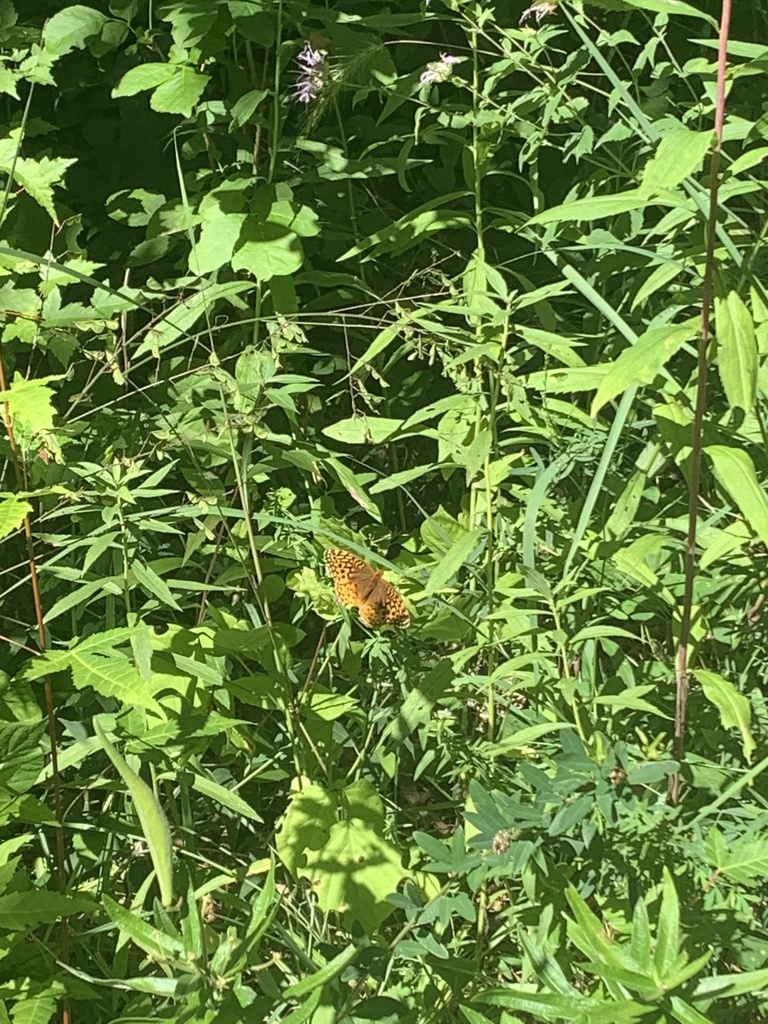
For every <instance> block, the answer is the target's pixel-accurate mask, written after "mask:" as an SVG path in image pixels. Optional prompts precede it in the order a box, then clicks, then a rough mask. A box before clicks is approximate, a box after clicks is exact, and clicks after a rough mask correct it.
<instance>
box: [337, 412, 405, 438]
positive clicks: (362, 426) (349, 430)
mask: <svg viewBox="0 0 768 1024" xmlns="http://www.w3.org/2000/svg"><path fill="white" fill-rule="evenodd" d="M402 422H403V421H402V420H393V419H387V418H385V417H384V416H352V417H350V418H349V419H346V420H339V421H338V422H337V423H332V424H331V425H330V426H328V427H324V428H323V433H324V434H325V436H326V437H330V439H331V440H332V441H342V442H343V443H344V444H382V443H383V442H384V441H386V440H387V438H389V437H391V436H392V435H393V434H395V433H396V432H397V431H398V430H399V429H400V426H401V425H402Z"/></svg>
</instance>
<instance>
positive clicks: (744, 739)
mask: <svg viewBox="0 0 768 1024" xmlns="http://www.w3.org/2000/svg"><path fill="white" fill-rule="evenodd" d="M692 674H693V676H694V677H695V678H696V679H697V680H698V682H699V683H700V684H701V688H702V690H703V692H704V696H705V697H706V698H707V700H708V701H709V702H710V703H711V704H714V705H715V707H716V708H717V709H718V711H719V712H720V721H721V722H722V723H723V728H724V729H738V730H739V732H740V733H741V744H742V747H741V749H742V751H743V752H744V758H745V760H747V761H751V760H752V754H753V752H754V750H755V747H756V746H757V744H756V743H755V740H754V737H753V736H752V733H751V731H750V726H751V724H752V708H751V705H750V703H749V700H748V699H747V698H746V697H745V696H744V694H743V693H739V691H738V690H737V689H736V687H735V686H734V685H733V683H731V682H729V681H728V680H727V679H724V678H723V677H722V676H721V675H718V674H717V672H710V671H708V670H707V669H694V670H693V673H692Z"/></svg>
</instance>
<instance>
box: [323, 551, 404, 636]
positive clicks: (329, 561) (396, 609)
mask: <svg viewBox="0 0 768 1024" xmlns="http://www.w3.org/2000/svg"><path fill="white" fill-rule="evenodd" d="M325 562H326V565H327V566H328V570H329V572H330V574H331V577H332V578H333V586H334V589H335V591H336V596H337V597H338V599H339V601H340V602H341V603H342V604H344V605H353V606H354V607H355V608H357V611H358V614H359V615H360V618H361V620H362V621H363V622H364V623H365V625H366V626H368V627H369V628H371V629H375V628H376V627H377V626H384V625H392V626H400V627H401V628H403V629H404V628H405V627H406V626H407V625H408V623H409V622H410V621H411V617H410V615H409V613H408V608H407V606H406V604H405V601H403V599H402V597H401V595H400V593H399V591H398V590H397V589H396V588H395V587H393V586H392V584H391V583H387V581H386V580H384V579H382V574H381V572H375V571H374V570H373V569H372V568H371V567H370V565H368V564H367V563H366V562H364V561H363V560H362V558H358V557H357V555H353V554H352V552H351V551H342V550H341V549H340V548H329V549H328V550H327V551H326V552H325Z"/></svg>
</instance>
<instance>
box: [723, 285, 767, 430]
mask: <svg viewBox="0 0 768 1024" xmlns="http://www.w3.org/2000/svg"><path fill="white" fill-rule="evenodd" d="M715 326H716V329H717V367H718V370H719V371H720V379H721V381H722V382H723V388H724V389H725V394H726V396H727V398H728V404H729V405H730V406H731V408H732V409H733V408H739V409H743V410H744V411H745V412H752V411H753V410H754V408H755V397H756V395H757V337H756V336H755V325H754V323H753V322H752V314H751V313H750V312H749V309H748V308H747V306H746V305H745V303H744V300H743V299H742V298H741V296H740V295H739V293H738V292H736V291H730V292H728V294H727V296H726V297H725V298H724V299H722V298H715Z"/></svg>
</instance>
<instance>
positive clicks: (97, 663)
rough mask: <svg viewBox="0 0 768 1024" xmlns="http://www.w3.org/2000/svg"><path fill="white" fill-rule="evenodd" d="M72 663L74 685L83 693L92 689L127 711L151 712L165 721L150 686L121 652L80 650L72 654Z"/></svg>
mask: <svg viewBox="0 0 768 1024" xmlns="http://www.w3.org/2000/svg"><path fill="white" fill-rule="evenodd" d="M68 661H69V664H70V666H71V668H72V682H73V683H74V684H75V686H76V687H77V688H78V689H79V690H83V689H85V687H86V686H90V687H92V688H93V689H94V690H95V691H96V692H97V693H100V694H101V695H102V696H103V697H114V699H115V700H117V701H119V702H120V703H121V704H122V705H124V706H125V707H129V708H130V707H140V708H147V709H149V710H152V711H154V712H155V714H156V715H158V716H159V717H164V714H163V709H162V707H161V706H160V705H159V704H158V703H157V701H156V700H155V698H154V694H153V691H152V688H151V686H150V684H149V683H148V682H147V680H146V679H144V677H143V676H142V675H141V674H140V673H139V672H138V670H137V669H136V668H135V667H134V665H133V664H132V662H130V661H129V660H128V658H126V657H125V655H124V654H119V653H118V652H117V651H102V652H99V653H87V652H80V650H77V649H76V650H74V651H72V652H70V653H69V658H68Z"/></svg>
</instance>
